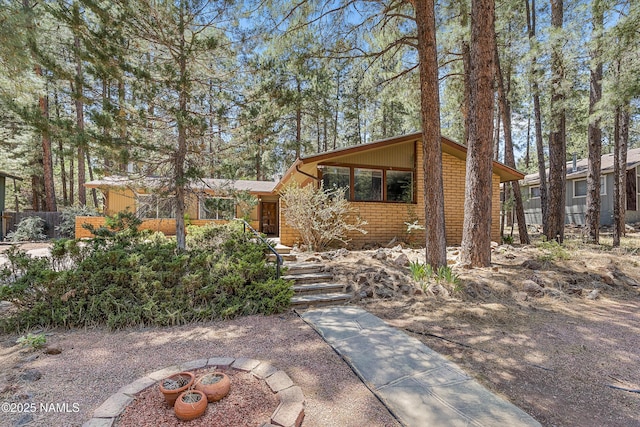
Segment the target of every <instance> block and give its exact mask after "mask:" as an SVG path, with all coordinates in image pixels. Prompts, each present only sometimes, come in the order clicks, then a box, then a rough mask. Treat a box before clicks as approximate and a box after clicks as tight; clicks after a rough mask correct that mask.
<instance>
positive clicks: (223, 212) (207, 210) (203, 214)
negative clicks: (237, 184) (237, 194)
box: [200, 197, 236, 219]
mask: <svg viewBox="0 0 640 427" xmlns="http://www.w3.org/2000/svg"><path fill="white" fill-rule="evenodd" d="M235 216H236V206H235V203H234V201H233V199H223V198H219V197H203V198H200V219H233V218H234V217H235Z"/></svg>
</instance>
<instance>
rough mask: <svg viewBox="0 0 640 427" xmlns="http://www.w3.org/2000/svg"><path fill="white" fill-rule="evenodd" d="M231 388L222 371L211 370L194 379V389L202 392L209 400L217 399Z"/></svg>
mask: <svg viewBox="0 0 640 427" xmlns="http://www.w3.org/2000/svg"><path fill="white" fill-rule="evenodd" d="M229 388H231V380H229V377H228V376H227V375H226V374H223V373H222V372H212V373H210V374H205V375H203V376H201V377H200V378H198V380H197V381H196V385H195V389H196V390H200V391H202V392H204V394H206V395H207V400H208V401H209V402H217V401H218V400H220V399H222V398H223V397H225V396H226V395H227V394H229Z"/></svg>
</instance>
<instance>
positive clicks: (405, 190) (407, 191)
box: [387, 171, 413, 203]
mask: <svg viewBox="0 0 640 427" xmlns="http://www.w3.org/2000/svg"><path fill="white" fill-rule="evenodd" d="M387 200H388V201H390V202H406V203H411V202H412V201H413V172H408V171H387Z"/></svg>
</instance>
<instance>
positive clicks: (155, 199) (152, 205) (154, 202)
mask: <svg viewBox="0 0 640 427" xmlns="http://www.w3.org/2000/svg"><path fill="white" fill-rule="evenodd" d="M145 198H150V199H151V201H150V202H143V201H142V200H141V199H145ZM161 202H164V203H171V213H170V216H160V205H161ZM143 204H146V205H149V210H151V209H153V211H154V213H155V216H142V215H141V214H140V210H141V205H143ZM136 216H137V217H138V218H140V219H175V218H176V196H172V195H169V196H160V195H158V194H154V193H141V194H136Z"/></svg>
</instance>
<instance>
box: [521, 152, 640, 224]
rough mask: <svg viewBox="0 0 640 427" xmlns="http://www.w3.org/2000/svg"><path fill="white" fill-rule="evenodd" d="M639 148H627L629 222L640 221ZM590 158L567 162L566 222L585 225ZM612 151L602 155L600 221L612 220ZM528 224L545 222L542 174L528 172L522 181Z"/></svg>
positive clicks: (609, 221) (604, 222) (605, 222)
mask: <svg viewBox="0 0 640 427" xmlns="http://www.w3.org/2000/svg"><path fill="white" fill-rule="evenodd" d="M639 166H640V148H634V149H632V150H629V151H628V152H627V167H626V171H627V172H626V173H627V186H626V192H625V195H626V200H627V213H626V222H638V221H640V210H639V207H638V203H639V202H640V193H639V191H640V175H639V174H640V168H639ZM587 167H588V159H581V160H578V159H575V158H574V160H572V161H569V162H567V184H566V185H567V187H566V205H565V206H566V207H565V223H566V224H576V225H584V221H585V212H586V211H587V172H588V170H587ZM613 183H614V176H613V154H605V155H603V156H602V163H601V176H600V224H601V225H611V224H613ZM520 188H521V189H522V196H523V204H524V211H525V218H526V220H527V224H542V208H541V206H540V174H538V173H533V174H529V175H526V176H525V177H524V180H523V181H522V182H521V187H520Z"/></svg>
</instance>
